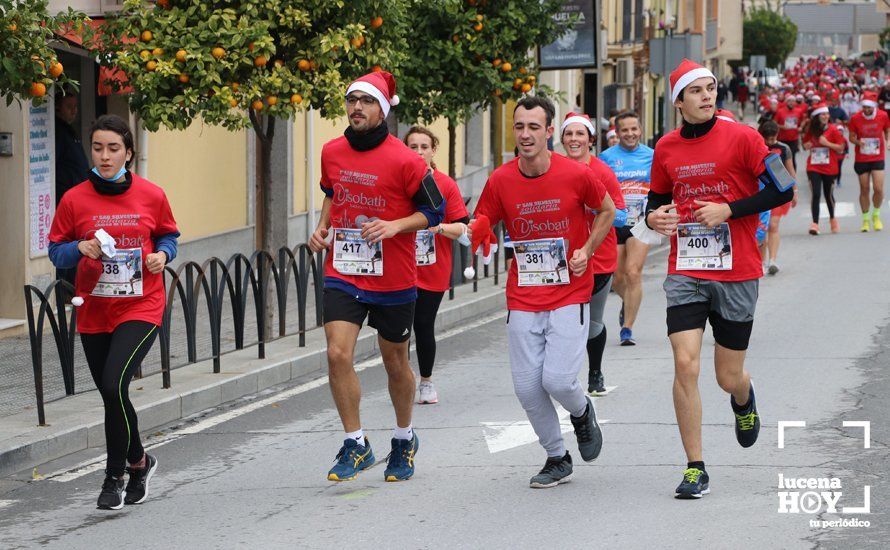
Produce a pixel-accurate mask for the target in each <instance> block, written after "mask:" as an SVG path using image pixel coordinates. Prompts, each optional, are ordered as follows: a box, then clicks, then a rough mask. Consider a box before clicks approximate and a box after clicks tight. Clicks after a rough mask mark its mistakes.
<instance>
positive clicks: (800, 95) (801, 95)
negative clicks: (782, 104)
mask: <svg viewBox="0 0 890 550" xmlns="http://www.w3.org/2000/svg"><path fill="white" fill-rule="evenodd" d="M795 98H797V100H798V101H805V100H806V98H805V97H804V96H803V94H797V95H796V96H795Z"/></svg>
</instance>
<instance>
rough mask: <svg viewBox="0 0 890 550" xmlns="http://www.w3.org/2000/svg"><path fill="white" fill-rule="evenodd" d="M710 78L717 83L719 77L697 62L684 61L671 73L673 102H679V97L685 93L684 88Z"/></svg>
mask: <svg viewBox="0 0 890 550" xmlns="http://www.w3.org/2000/svg"><path fill="white" fill-rule="evenodd" d="M705 77H710V78H713V79H714V84H716V83H717V77H716V76H714V73H712V72H711V71H710V70H708V69H706V68H705V67H702V66H701V65H699V64H698V63H696V62H695V61H690V60H689V59H683V61H682V62H680V64H679V65H677V68H676V69H674V70H673V71H672V72H671V76H670V79H671V102H674V101H677V96H679V95H680V92H682V91H683V88H685V87H686V86H689V85H690V84H692V83H693V82H695V81H696V80H698V79H699V78H705Z"/></svg>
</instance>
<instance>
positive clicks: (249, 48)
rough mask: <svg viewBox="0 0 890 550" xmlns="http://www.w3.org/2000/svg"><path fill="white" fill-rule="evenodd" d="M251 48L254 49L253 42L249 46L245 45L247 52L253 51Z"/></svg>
mask: <svg viewBox="0 0 890 550" xmlns="http://www.w3.org/2000/svg"><path fill="white" fill-rule="evenodd" d="M253 48H254V45H253V42H251V43H250V44H248V45H247V49H248V50H250V51H253Z"/></svg>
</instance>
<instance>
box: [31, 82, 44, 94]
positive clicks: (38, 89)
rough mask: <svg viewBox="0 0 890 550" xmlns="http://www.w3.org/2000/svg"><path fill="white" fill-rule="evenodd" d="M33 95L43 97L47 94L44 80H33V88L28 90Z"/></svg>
mask: <svg viewBox="0 0 890 550" xmlns="http://www.w3.org/2000/svg"><path fill="white" fill-rule="evenodd" d="M28 94H29V95H30V96H31V97H43V96H45V95H46V84H44V83H43V82H32V83H31V88H30V89H29V90H28Z"/></svg>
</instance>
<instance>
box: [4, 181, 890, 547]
mask: <svg viewBox="0 0 890 550" xmlns="http://www.w3.org/2000/svg"><path fill="white" fill-rule="evenodd" d="M848 169H849V167H848ZM845 171H846V170H845ZM855 194H856V189H855V185H854V184H853V180H852V178H850V177H849V175H848V176H847V179H846V181H845V184H844V186H843V187H842V188H841V189H840V190H839V200H840V201H842V202H843V203H853V202H854V201H855V196H856V195H855ZM807 197H808V192H807V191H806V190H802V194H801V198H802V199H804V202H805V199H807ZM849 206H850V209H851V211H852V213H853V214H854V216H853V217H844V218H842V219H841V223H842V229H843V231H842V233H841V234H839V235H830V234H823V235H820V236H818V237H810V236H808V235H806V234H805V231H806V226H807V225H808V223H809V222H808V219H807V212H808V210H807V207H806V205H805V204H801V205H800V206H798V208H797V209H795V210H793V211H792V213H791V214H790V216H789V218H787V219H786V220H785V222H784V228H783V234H784V240H783V248H782V250H781V253H780V265H781V268H782V271H781V272H780V273H779V275H777V276H775V277H766V278H764V279H763V280H762V281H761V286H760V300H759V302H758V309H757V315H756V322H755V325H754V334H753V337H752V345H751V348H750V352H749V359H748V363H747V365H748V368H749V369H750V371H751V372H752V374H753V377H754V380H755V383H756V385H757V395H758V405H759V408H760V412H761V414H762V417H763V422H764V426H763V429H762V431H761V435H760V440H759V441H758V443H757V444H756V445H755V446H754V447H752V448H750V449H742V448H741V447H739V446H738V444H737V443H736V441H735V437H734V435H733V428H732V424H731V422H732V415H731V412H730V407H729V403H728V401H729V398H728V396H727V395H725V394H724V393H723V392H722V391H721V390H720V389H719V388H718V386H717V384H716V381H715V380H714V376H713V369H712V367H711V365H712V361H711V358H712V356H713V353H712V349H713V348H712V347H711V345H712V342H713V340H711V338H710V332H708V336H707V337H706V348H705V351H704V358H703V364H702V378H701V384H700V385H701V389H702V398H703V406H704V423H705V426H704V430H703V434H704V449H705V461H706V462H707V464H708V471H709V473H710V476H711V491H712V492H711V494H710V495H707V496H706V497H704V498H703V499H702V500H699V501H678V500H675V499H674V498H673V490H674V488H675V487H676V485H677V484H678V483H679V481H680V478H681V474H682V471H683V468H684V467H685V457H684V455H683V451H682V447H681V445H680V439H679V435H678V432H677V428H676V423H675V418H674V412H673V405H672V401H671V383H672V376H673V369H672V361H671V354H670V347H669V344H668V341H667V338H666V336H665V328H664V307H665V301H664V295H663V292H662V291H661V282H662V280H663V275H664V270H665V255H664V254H663V253H662V254H660V255H656V256H654V257H653V258H652V261H650V265H649V266H648V267H647V269H646V273H645V297H644V303H643V310H642V313H641V318H640V320H639V322H638V324H637V326H636V328H635V335H636V336H637V341H638V345H637V346H636V347H626V348H622V347H619V346H618V345H617V332H618V331H617V328H618V325H617V310H618V307H619V305H620V304H619V301H618V299H617V297H616V296H614V295H613V296H610V298H609V302H608V306H607V311H606V318H607V320H608V328H609V331H610V343H609V346H608V348H607V350H606V360H605V374H606V384H607V385H617V389H615V390H614V391H613V392H612V393H611V394H610V395H608V396H606V397H602V398H598V399H597V401H596V402H597V409H598V411H599V416H600V418H601V419H606V420H607V422H606V423H605V425H604V435H605V445H604V449H603V452H602V455H601V456H600V458H599V459H598V460H597V461H595V462H594V463H591V464H584V463H582V462H581V461H580V459H578V458H577V452H576V451H575V449H576V445H575V440H574V435H573V434H572V433H571V432H570V431H569V433H567V434H566V437H567V443H568V446H569V449H570V451H572V452H573V454H574V455H575V457H576V465H575V476H574V479H573V480H572V482H571V483H568V484H565V485H561V486H559V487H557V488H554V489H549V490H533V489H530V488H529V487H528V479H529V477H530V476H532V475H533V474H535V473H536V472H537V471H538V470H539V469H540V467H541V465H542V464H543V460H544V453H543V451H542V450H541V448H540V446H539V445H538V444H537V443H536V442H533V441H530V440H529V439H528V438H527V437H526V436H527V435H528V433H529V428H527V427H525V426H524V425H523V421H525V415H524V412H523V410H522V409H521V407H520V406H519V404H518V402H517V400H516V398H515V396H514V395H513V390H512V385H511V382H510V373H509V366H508V363H507V352H506V336H505V330H504V319H503V317H501V316H498V317H495V318H493V319H491V320H490V321H489V322H487V323H484V324H479V325H478V326H473V327H470V328H468V330H466V331H465V332H463V333H460V334H456V335H454V336H453V337H451V338H449V339H448V340H446V341H445V342H443V344H442V345H441V346H440V354H439V361H438V366H437V368H436V372H435V381H436V384H437V388H438V390H439V394H440V399H441V401H440V403H439V404H438V405H434V406H422V407H417V408H416V409H415V411H416V412H415V425H416V427H417V431H418V435H419V437H420V450H419V453H418V455H417V461H416V462H417V473H416V475H415V477H414V478H413V479H412V480H410V481H408V482H403V483H385V482H384V481H383V468H384V467H383V463H384V458H385V456H386V454H387V453H388V451H389V449H388V440H389V437H390V429H391V428H392V425H393V421H394V420H393V414H392V409H391V407H390V405H389V397H388V393H387V390H386V377H385V373H384V371H383V369H382V367H380V366H379V365H377V364H370V365H365V366H366V367H367V368H365V370H363V371H362V372H361V374H360V376H361V380H362V384H363V387H364V398H363V402H362V411H363V422H364V425H365V429H366V430H367V431H368V432H369V435H370V438H371V442H372V445H373V448H374V451H375V454H376V455H377V458H378V462H379V465H377V466H375V467H374V468H372V469H370V470H369V471H366V472H364V473H363V474H362V475H361V476H360V478H359V479H358V480H356V481H354V482H348V483H340V484H335V483H331V482H328V481H326V479H325V474H326V472H327V469H328V468H329V466H330V463H331V460H332V459H333V457H334V454H335V453H336V452H337V449H338V448H339V446H340V444H341V441H342V432H341V428H340V425H339V421H338V418H337V414H336V411H335V410H334V409H333V408H332V402H331V399H330V394H329V390H328V388H327V386H326V385H324V384H323V380H322V381H316V382H312V381H311V380H305V381H303V382H304V385H302V386H294V385H292V386H286V387H281V388H277V390H279V391H286V392H287V393H286V394H283V395H279V396H276V395H274V394H273V393H270V392H266V393H265V394H263V395H261V396H257V397H256V398H254V399H252V400H251V399H245V400H241V401H238V402H236V403H232V404H229V405H228V406H226V407H223V408H220V409H218V410H215V411H210V412H208V413H206V414H205V415H203V416H202V417H200V418H195V419H192V420H190V421H188V422H186V423H183V424H181V425H179V426H171V427H169V428H168V429H165V430H163V431H161V432H158V433H157V434H155V435H154V436H152V437H151V438H149V439H148V441H147V442H146V443H147V444H149V445H150V444H152V443H155V444H157V443H159V442H160V443H163V444H162V445H161V446H158V447H157V448H156V449H155V450H153V451H151V452H153V453H154V454H155V455H156V456H157V457H158V458H159V461H160V467H159V469H158V472H157V475H156V477H155V478H154V481H153V483H152V486H151V490H152V494H151V496H150V499H149V501H148V502H146V503H145V504H143V505H140V506H132V507H126V508H125V509H123V510H121V511H117V512H107V511H100V510H96V509H95V500H96V497H97V495H98V492H99V487H100V485H101V482H102V473H101V472H100V471H98V470H96V469H95V468H94V467H93V468H91V467H87V468H86V470H85V472H86V473H83V472H84V470H80V471H79V472H78V471H74V472H72V467H74V466H75V465H77V464H81V463H83V462H87V463H88V462H90V461H91V460H93V459H96V458H97V457H99V456H100V455H101V450H98V449H94V450H90V451H85V452H82V453H78V454H77V455H75V456H71V457H67V458H65V459H62V460H59V461H56V462H55V463H52V464H47V465H43V466H41V467H40V468H39V469H38V472H39V473H40V474H42V475H47V474H51V473H56V472H58V473H60V474H61V475H59V476H57V477H54V478H50V479H42V480H33V479H32V477H33V476H32V473H31V472H25V473H22V474H20V475H18V476H13V477H10V478H7V479H3V480H0V547H2V548H9V549H12V548H32V547H34V548H65V549H77V548H89V549H93V548H126V547H133V548H144V549H154V548H183V547H188V548H195V549H199V548H285V547H287V548H293V547H299V548H331V547H344V546H347V545H353V544H361V545H362V546H363V547H369V548H483V547H485V548H504V547H511V548H536V547H543V546H547V547H554V548H560V547H561V548H570V547H581V546H584V547H602V548H647V549H651V548H690V547H696V548H715V549H716V548H854V547H855V548H884V547H886V541H887V540H890V515H888V512H887V510H888V489H890V487H888V481H887V474H888V462H890V459H888V452H887V450H888V444H890V433H888V431H890V430H888V422H890V409H888V407H886V403H885V400H884V399H882V398H883V397H884V396H886V395H890V376H888V374H887V368H888V365H890V329H888V328H887V325H888V313H890V307H888V306H890V284H888V283H887V274H888V273H890V255H888V253H887V252H888V251H890V242H888V241H890V231H885V232H884V233H869V234H865V235H863V234H860V233H858V232H856V231H857V229H858V216H856V215H855V210H857V209H858V207H857V208H854V207H853V206H852V204H850V205H849ZM844 208H846V207H844ZM887 210H888V211H890V208H888V209H887ZM885 217H887V216H886V215H885ZM826 225H827V224H826ZM245 407H249V408H250V409H251V410H250V411H249V412H245V413H243V414H242V412H243V411H244V410H245ZM780 421H804V422H806V427H805V428H788V429H787V430H785V432H784V433H785V435H784V439H785V445H784V448H778V445H777V441H778V429H777V426H778V422H780ZM844 421H869V422H870V448H868V449H864V448H863V429H862V428H859V427H844V426H843V424H842V423H843V422H844ZM566 428H567V429H569V430H570V428H569V427H568V426H567V427H566ZM81 473H83V475H80V474H81ZM780 475H781V476H783V477H784V478H791V479H795V480H798V479H801V478H803V479H804V482H803V483H804V484H805V483H806V479H808V478H816V479H817V480H818V479H819V478H836V479H837V480H838V481H837V482H836V483H839V484H840V485H841V487H842V488H841V489H834V491H837V492H841V493H842V495H841V496H839V497H837V498H838V502H837V513H829V512H826V511H825V505H824V503H822V502H820V501H818V500H814V498H813V497H814V495H810V496H807V497H803V499H802V500H798V503H799V504H801V505H802V506H804V507H805V508H807V509H808V510H811V511H812V513H807V512H800V513H780V512H779V511H778V510H779V507H780V497H779V495H778V494H777V493H778V492H780V491H799V492H806V491H809V490H810V489H782V488H780V487H778V484H779V476H780ZM814 483H818V481H816V482H814ZM866 486H869V487H870V489H869V490H870V513H864V512H853V511H851V510H849V509H850V508H853V507H862V506H863V504H864V492H865V491H866V489H865V487H866ZM822 491H829V490H827V489H822ZM816 492H819V491H818V490H816ZM831 498H835V496H831ZM817 505H818V510H817V509H816V506H817ZM845 506H846V507H847V509H848V510H847V513H844V510H843V507H845ZM854 519H855V520H858V521H860V522H862V521H867V522H869V526H868V527H864V526H858V527H855V526H849V523H850V522H851V521H852V520H854ZM833 520H841V521H843V520H846V521H847V524H848V526H832V525H829V524H828V523H827V522H830V521H833ZM823 521H825V522H826V524H825V525H824V526H823V524H822V522H823ZM812 522H817V523H818V526H813V524H812ZM881 541H884V542H881Z"/></svg>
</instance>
